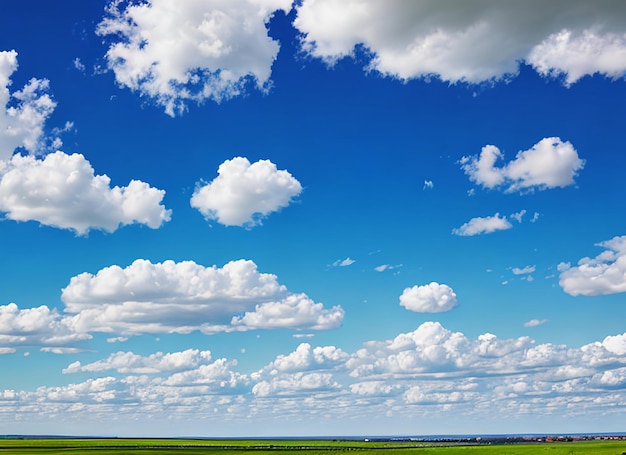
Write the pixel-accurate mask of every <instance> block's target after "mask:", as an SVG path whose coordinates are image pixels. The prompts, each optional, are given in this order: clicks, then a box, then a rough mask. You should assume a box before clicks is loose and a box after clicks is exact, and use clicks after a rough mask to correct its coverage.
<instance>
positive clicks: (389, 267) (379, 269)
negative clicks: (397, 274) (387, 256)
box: [374, 264, 403, 272]
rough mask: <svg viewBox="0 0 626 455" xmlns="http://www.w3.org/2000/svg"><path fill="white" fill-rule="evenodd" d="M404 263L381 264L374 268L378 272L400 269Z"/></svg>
mask: <svg viewBox="0 0 626 455" xmlns="http://www.w3.org/2000/svg"><path fill="white" fill-rule="evenodd" d="M402 265H403V264H396V265H391V264H381V265H379V266H376V267H374V270H376V271H377V272H384V271H385V270H393V269H398V268H400V267H402Z"/></svg>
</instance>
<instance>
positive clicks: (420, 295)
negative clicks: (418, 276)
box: [400, 281, 457, 313]
mask: <svg viewBox="0 0 626 455" xmlns="http://www.w3.org/2000/svg"><path fill="white" fill-rule="evenodd" d="M400 305H402V306H403V307H404V308H406V309H407V310H411V311H416V312H418V313H441V312H444V311H450V310H451V309H452V308H454V307H456V306H457V299H456V293H455V292H454V291H453V290H452V288H451V287H450V286H448V285H446V284H439V283H435V282H434V281H433V282H432V283H430V284H425V285H423V286H417V285H416V286H413V287H411V288H406V289H405V290H404V291H403V292H402V295H401V296H400Z"/></svg>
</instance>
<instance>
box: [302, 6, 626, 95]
mask: <svg viewBox="0 0 626 455" xmlns="http://www.w3.org/2000/svg"><path fill="white" fill-rule="evenodd" d="M564 11H566V12H567V14H564ZM381 18H382V19H381ZM624 23H626V5H624V4H623V3H622V2H619V1H608V2H601V3H594V4H591V3H589V2H586V1H584V0H574V1H570V0H556V1H551V2H547V3H546V2H542V1H539V0H531V1H526V2H492V1H489V0H472V1H466V2H463V3H462V4H460V5H459V4H458V3H451V2H441V1H437V0H429V1H421V2H411V1H405V0H390V1H386V2H380V1H378V0H349V1H345V0H304V1H303V2H302V3H301V5H300V6H298V7H297V17H296V19H295V21H294V25H295V26H296V27H297V28H298V29H299V30H300V32H302V34H303V36H302V46H303V48H304V50H305V51H307V52H309V53H310V54H311V55H313V56H315V57H319V58H322V59H324V60H325V61H327V62H329V63H333V62H335V61H337V60H338V59H340V58H342V57H345V56H348V55H353V53H354V49H355V46H358V45H363V46H364V47H365V48H366V49H367V50H368V51H369V52H371V53H372V54H373V56H372V59H371V61H370V63H369V65H368V68H367V69H368V70H375V71H378V72H380V73H382V74H385V75H390V76H393V77H398V78H401V79H405V80H406V79H412V78H419V77H430V76H433V75H434V76H438V77H439V78H441V79H442V80H444V81H450V82H458V81H467V82H472V83H477V82H481V81H486V80H490V79H499V78H503V77H506V76H507V75H512V74H515V73H517V71H518V64H519V63H518V62H519V61H522V60H526V62H527V63H528V64H530V65H532V66H534V67H535V68H536V69H537V71H539V72H540V73H541V74H548V75H560V74H565V75H566V83H572V82H574V81H576V80H578V79H579V78H580V77H583V76H584V75H587V74H594V73H596V72H598V73H602V74H605V75H607V76H609V77H613V78H615V77H621V76H623V74H624V72H625V71H626V60H625V59H624V54H625V53H626V27H624Z"/></svg>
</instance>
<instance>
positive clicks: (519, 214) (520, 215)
mask: <svg viewBox="0 0 626 455" xmlns="http://www.w3.org/2000/svg"><path fill="white" fill-rule="evenodd" d="M524 215H526V210H520V211H519V212H517V213H511V218H512V219H514V220H515V221H517V222H518V223H521V222H522V218H523V217H524Z"/></svg>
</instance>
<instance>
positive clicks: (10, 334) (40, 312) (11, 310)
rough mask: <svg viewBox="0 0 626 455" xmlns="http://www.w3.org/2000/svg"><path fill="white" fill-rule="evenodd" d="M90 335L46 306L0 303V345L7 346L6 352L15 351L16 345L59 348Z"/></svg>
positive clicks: (0, 346) (88, 337)
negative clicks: (76, 328) (21, 307)
mask: <svg viewBox="0 0 626 455" xmlns="http://www.w3.org/2000/svg"><path fill="white" fill-rule="evenodd" d="M90 338H91V336H90V335H89V334H87V333H85V332H77V331H76V330H75V329H74V327H73V326H72V325H71V324H69V321H67V320H65V319H63V317H62V316H61V315H60V314H59V313H58V311H57V310H56V309H50V308H48V307H47V306H45V305H42V306H40V307H36V308H26V309H20V308H19V307H18V306H17V305H16V304H15V303H9V304H8V305H1V306H0V348H3V349H6V351H5V353H10V352H15V351H14V348H13V347H14V346H43V347H60V346H62V345H66V344H69V343H75V342H77V341H81V340H86V339H90ZM58 352H60V351H58Z"/></svg>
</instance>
